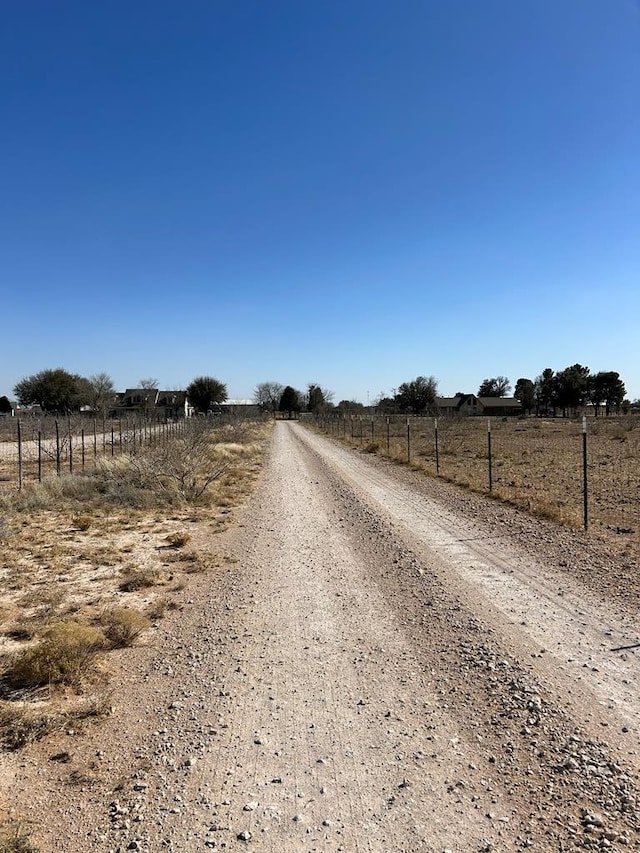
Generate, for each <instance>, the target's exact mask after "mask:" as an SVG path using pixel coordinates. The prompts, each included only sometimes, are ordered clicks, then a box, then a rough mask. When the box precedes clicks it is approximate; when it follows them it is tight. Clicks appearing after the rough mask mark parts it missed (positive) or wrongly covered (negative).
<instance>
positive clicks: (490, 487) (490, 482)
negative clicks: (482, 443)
mask: <svg viewBox="0 0 640 853" xmlns="http://www.w3.org/2000/svg"><path fill="white" fill-rule="evenodd" d="M487 455H488V458H489V491H490V492H491V491H492V490H493V471H492V468H491V421H490V420H487Z"/></svg>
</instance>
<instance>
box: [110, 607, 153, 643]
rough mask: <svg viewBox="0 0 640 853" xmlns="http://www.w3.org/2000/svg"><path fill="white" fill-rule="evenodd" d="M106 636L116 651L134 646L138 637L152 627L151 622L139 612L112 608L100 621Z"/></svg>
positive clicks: (125, 608)
mask: <svg viewBox="0 0 640 853" xmlns="http://www.w3.org/2000/svg"><path fill="white" fill-rule="evenodd" d="M100 624H101V625H102V630H103V631H104V635H105V637H106V638H107V640H108V641H109V643H110V645H111V647H112V648H114V649H122V648H125V647H127V646H132V645H133V644H134V643H135V641H136V640H137V639H138V637H139V636H140V635H141V634H143V633H144V632H145V631H147V630H148V629H149V628H150V627H151V622H150V621H149V619H148V618H147V617H146V616H145V615H144V614H143V613H140V611H139V610H133V609H131V608H129V607H111V608H109V609H108V610H105V611H104V613H103V614H102V617H101V619H100Z"/></svg>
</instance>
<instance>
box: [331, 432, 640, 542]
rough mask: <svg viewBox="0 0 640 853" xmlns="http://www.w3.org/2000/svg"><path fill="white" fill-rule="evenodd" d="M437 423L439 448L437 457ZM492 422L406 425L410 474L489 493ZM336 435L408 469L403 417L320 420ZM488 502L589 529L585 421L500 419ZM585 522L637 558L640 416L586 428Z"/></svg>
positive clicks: (494, 436)
mask: <svg viewBox="0 0 640 853" xmlns="http://www.w3.org/2000/svg"><path fill="white" fill-rule="evenodd" d="M436 424H437V436H438V450H437V456H436ZM487 424H488V422H487V419H486V418H439V419H438V420H437V422H436V421H434V419H433V418H410V419H409V456H410V464H411V467H412V468H414V469H416V470H423V471H425V473H427V474H431V475H435V474H436V472H437V473H438V475H439V477H441V478H442V479H444V480H448V481H450V482H452V483H457V484H458V485H461V486H463V487H466V488H469V489H472V490H474V491H479V492H483V493H489V466H488V426H487ZM319 425H320V426H321V428H322V429H323V430H325V431H326V432H328V433H329V434H331V435H334V436H339V437H342V438H343V439H345V440H346V441H347V442H348V443H350V444H351V445H352V446H354V447H363V448H365V449H366V450H367V451H368V452H370V453H377V454H381V455H385V456H389V457H390V458H392V459H395V460H397V461H399V462H406V461H407V418H400V417H398V416H395V417H391V418H390V419H389V424H387V419H386V418H376V419H372V418H371V417H368V418H365V417H363V418H362V419H360V418H359V417H358V418H354V419H349V418H347V419H346V420H344V419H338V420H335V419H331V418H330V417H327V418H323V419H319ZM490 426H491V454H492V466H491V477H492V482H491V496H492V497H493V498H496V499H501V500H505V501H508V502H510V503H511V504H513V505H514V506H517V507H521V508H522V509H525V510H527V511H528V512H531V513H533V514H534V515H536V516H538V517H541V518H547V519H550V520H553V521H558V522H560V523H562V524H566V525H569V526H571V527H576V528H578V527H581V526H583V524H584V465H583V462H584V458H583V434H582V421H581V420H580V419H577V420H564V419H562V418H549V419H543V418H527V419H519V418H518V419H516V418H503V419H499V418H496V419H492V420H491V423H490ZM586 461H587V523H588V526H589V529H590V530H591V532H592V533H593V534H594V535H595V536H599V537H600V538H603V539H604V540H605V541H607V543H608V544H609V546H610V547H611V548H612V549H614V550H615V552H616V553H619V554H621V555H623V556H624V555H628V556H632V557H634V558H636V559H637V558H638V556H640V418H638V417H637V416H627V417H611V418H604V417H601V418H597V419H596V418H589V419H588V421H587V455H586Z"/></svg>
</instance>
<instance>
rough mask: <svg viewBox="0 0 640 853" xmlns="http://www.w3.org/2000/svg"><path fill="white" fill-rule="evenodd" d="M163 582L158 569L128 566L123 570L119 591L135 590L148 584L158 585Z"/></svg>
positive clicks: (144, 587)
mask: <svg viewBox="0 0 640 853" xmlns="http://www.w3.org/2000/svg"><path fill="white" fill-rule="evenodd" d="M164 582H165V578H164V575H163V574H162V572H161V571H160V570H159V569H154V568H147V569H136V568H128V569H126V570H125V573H124V575H123V578H122V580H121V581H120V586H119V589H120V591H121V592H137V591H138V590H139V589H146V588H147V587H150V586H159V585H160V584H163V583H164Z"/></svg>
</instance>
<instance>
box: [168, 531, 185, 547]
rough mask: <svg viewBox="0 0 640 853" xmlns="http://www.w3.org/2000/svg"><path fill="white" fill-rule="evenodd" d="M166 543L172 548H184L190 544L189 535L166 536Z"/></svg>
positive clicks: (171, 534) (172, 534) (175, 534)
mask: <svg viewBox="0 0 640 853" xmlns="http://www.w3.org/2000/svg"><path fill="white" fill-rule="evenodd" d="M165 541H166V542H168V543H169V545H170V546H171V547H172V548H184V546H185V545H187V544H188V543H189V542H191V534H190V533H170V534H169V536H167V538H166V540H165Z"/></svg>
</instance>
